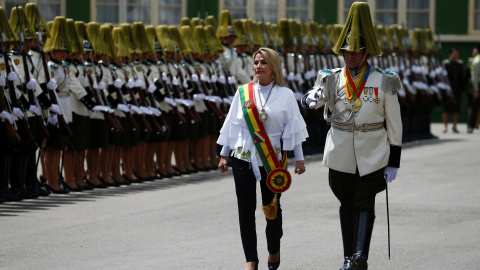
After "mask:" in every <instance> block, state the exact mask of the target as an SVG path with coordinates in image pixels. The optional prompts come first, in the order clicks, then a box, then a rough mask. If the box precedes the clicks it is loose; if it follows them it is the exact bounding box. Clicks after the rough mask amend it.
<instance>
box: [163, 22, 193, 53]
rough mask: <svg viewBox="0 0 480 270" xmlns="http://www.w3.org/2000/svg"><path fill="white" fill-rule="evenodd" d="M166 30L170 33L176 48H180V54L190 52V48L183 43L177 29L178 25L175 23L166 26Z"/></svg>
mask: <svg viewBox="0 0 480 270" xmlns="http://www.w3.org/2000/svg"><path fill="white" fill-rule="evenodd" d="M168 31H170V35H171V36H172V40H173V42H174V43H175V45H176V46H177V48H178V50H180V53H182V54H185V55H187V54H190V53H191V51H190V48H187V46H186V45H185V43H184V42H183V39H182V36H181V35H180V31H179V30H178V27H177V26H176V25H171V26H169V27H168Z"/></svg>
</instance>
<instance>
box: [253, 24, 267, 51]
mask: <svg viewBox="0 0 480 270" xmlns="http://www.w3.org/2000/svg"><path fill="white" fill-rule="evenodd" d="M251 27H252V34H253V45H255V46H258V47H263V46H265V44H264V43H265V42H264V41H263V34H262V33H263V31H262V27H261V25H260V24H259V23H258V22H255V21H253V20H252V23H251Z"/></svg>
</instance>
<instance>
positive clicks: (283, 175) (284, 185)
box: [239, 83, 291, 193]
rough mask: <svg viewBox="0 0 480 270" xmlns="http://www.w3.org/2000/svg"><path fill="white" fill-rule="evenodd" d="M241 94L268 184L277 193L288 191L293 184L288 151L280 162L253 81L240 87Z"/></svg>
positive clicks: (245, 114) (251, 133)
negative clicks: (262, 117) (288, 166)
mask: <svg viewBox="0 0 480 270" xmlns="http://www.w3.org/2000/svg"><path fill="white" fill-rule="evenodd" d="M239 94H240V101H241V104H242V110H243V115H244V118H245V122H246V124H247V127H248V131H249V132H250V135H251V136H252V140H253V142H254V144H255V148H256V149H257V152H258V154H259V156H260V158H261V160H262V163H263V167H264V168H265V170H266V172H267V175H268V177H267V186H268V187H269V188H270V189H271V190H272V191H273V192H275V193H281V192H283V191H286V190H287V189H288V188H289V187H290V184H291V176H290V173H289V172H288V170H287V169H286V168H287V153H286V152H284V153H283V159H282V161H281V162H279V161H278V158H277V154H276V153H275V150H274V149H273V146H272V143H271V142H270V138H269V137H268V134H267V131H266V129H265V126H264V125H263V123H262V122H261V121H260V117H259V114H258V110H257V108H256V106H255V98H254V94H253V83H249V84H244V85H241V86H240V87H239Z"/></svg>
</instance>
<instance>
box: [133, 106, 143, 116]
mask: <svg viewBox="0 0 480 270" xmlns="http://www.w3.org/2000/svg"><path fill="white" fill-rule="evenodd" d="M130 109H131V110H132V111H133V112H134V113H136V114H143V112H142V110H140V108H139V107H138V106H135V105H130Z"/></svg>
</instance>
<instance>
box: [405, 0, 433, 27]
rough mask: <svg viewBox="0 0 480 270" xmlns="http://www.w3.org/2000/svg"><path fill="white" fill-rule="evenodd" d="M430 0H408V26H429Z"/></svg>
mask: <svg viewBox="0 0 480 270" xmlns="http://www.w3.org/2000/svg"><path fill="white" fill-rule="evenodd" d="M429 15H430V0H408V2H407V27H408V28H409V29H413V28H429V27H430V23H429V22H430V21H429Z"/></svg>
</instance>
